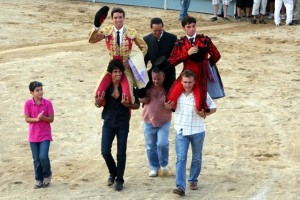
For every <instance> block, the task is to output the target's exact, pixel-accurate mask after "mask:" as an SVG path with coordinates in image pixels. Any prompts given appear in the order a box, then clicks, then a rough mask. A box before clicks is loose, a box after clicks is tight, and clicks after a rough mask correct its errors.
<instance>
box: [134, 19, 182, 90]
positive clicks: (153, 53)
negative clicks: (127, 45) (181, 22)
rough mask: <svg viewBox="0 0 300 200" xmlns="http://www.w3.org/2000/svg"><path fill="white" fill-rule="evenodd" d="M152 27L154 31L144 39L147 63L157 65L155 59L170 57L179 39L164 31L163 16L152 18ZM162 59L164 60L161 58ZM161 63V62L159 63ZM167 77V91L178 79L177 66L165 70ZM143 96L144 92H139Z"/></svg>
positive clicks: (150, 82) (150, 81)
mask: <svg viewBox="0 0 300 200" xmlns="http://www.w3.org/2000/svg"><path fill="white" fill-rule="evenodd" d="M150 27H151V30H152V33H150V34H149V35H146V36H145V37H144V38H143V39H144V41H145V42H146V43H147V45H148V52H147V54H146V55H145V63H146V66H147V64H148V62H149V61H151V64H152V66H155V61H156V60H157V59H158V58H160V57H162V56H164V57H166V59H168V58H169V57H170V54H171V52H172V49H173V47H174V44H175V42H176V41H177V37H176V35H174V34H171V33H168V32H166V31H164V23H163V21H162V19H161V18H158V17H155V18H152V19H151V22H150ZM160 61H162V60H161V59H160ZM159 64H161V63H159ZM151 71H152V67H151V69H150V70H149V72H148V74H149V83H148V85H147V86H146V88H148V87H150V86H151V85H152V84H153V83H152V77H151ZM165 74H166V77H165V82H164V88H165V90H166V92H168V91H169V89H170V87H171V85H172V84H173V82H174V81H175V80H176V72H175V67H169V68H168V69H167V70H166V71H165ZM139 93H140V94H141V96H143V93H144V92H139Z"/></svg>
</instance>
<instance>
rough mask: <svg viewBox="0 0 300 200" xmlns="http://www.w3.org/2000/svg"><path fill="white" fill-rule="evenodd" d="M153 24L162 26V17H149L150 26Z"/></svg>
mask: <svg viewBox="0 0 300 200" xmlns="http://www.w3.org/2000/svg"><path fill="white" fill-rule="evenodd" d="M153 24H162V26H164V23H163V21H162V19H161V18H159V17H154V18H152V19H151V22H150V28H152V25H153Z"/></svg>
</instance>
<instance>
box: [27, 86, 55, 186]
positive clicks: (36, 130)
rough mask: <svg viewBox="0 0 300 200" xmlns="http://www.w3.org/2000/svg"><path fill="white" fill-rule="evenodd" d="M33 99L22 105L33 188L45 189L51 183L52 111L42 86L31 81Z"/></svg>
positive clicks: (30, 87)
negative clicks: (27, 126)
mask: <svg viewBox="0 0 300 200" xmlns="http://www.w3.org/2000/svg"><path fill="white" fill-rule="evenodd" d="M29 91H30V93H31V95H32V97H33V98H31V99H28V100H26V102H25V105H24V115H25V121H26V122H27V123H29V135H28V141H29V143H30V148H31V152H32V157H33V164H34V172H35V180H36V182H35V185H34V188H41V187H47V186H48V185H49V184H50V182H51V176H52V172H51V165H50V159H49V155H48V154H49V148H50V141H52V134H51V126H50V123H52V122H53V121H54V110H53V106H52V103H51V101H50V100H48V99H44V98H43V84H42V83H41V82H38V81H33V82H31V83H30V84H29Z"/></svg>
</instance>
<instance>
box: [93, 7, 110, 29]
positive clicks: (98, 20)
mask: <svg viewBox="0 0 300 200" xmlns="http://www.w3.org/2000/svg"><path fill="white" fill-rule="evenodd" d="M108 11H109V7H107V6H103V7H102V8H100V10H98V12H97V13H96V15H95V19H94V25H95V27H97V28H98V27H100V26H101V24H102V23H103V22H104V20H105V19H106V17H107V14H108Z"/></svg>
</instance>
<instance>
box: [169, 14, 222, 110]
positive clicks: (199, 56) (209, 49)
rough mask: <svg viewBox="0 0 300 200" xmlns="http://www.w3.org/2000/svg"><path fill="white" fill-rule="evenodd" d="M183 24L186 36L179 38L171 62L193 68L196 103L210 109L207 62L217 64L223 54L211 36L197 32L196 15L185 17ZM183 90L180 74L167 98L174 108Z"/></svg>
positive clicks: (199, 106) (200, 108)
mask: <svg viewBox="0 0 300 200" xmlns="http://www.w3.org/2000/svg"><path fill="white" fill-rule="evenodd" d="M181 24H182V27H183V30H184V31H185V33H186V36H183V37H181V38H180V39H178V40H177V42H176V44H175V46H174V48H173V51H172V53H171V55H170V58H169V62H170V64H171V65H172V66H176V65H178V64H179V63H181V62H183V70H191V71H193V72H194V73H195V75H196V76H195V80H196V84H195V86H194V96H195V105H196V108H197V109H198V110H199V111H201V110H202V109H203V110H204V111H206V110H207V109H208V107H207V105H206V95H207V77H208V70H207V62H210V64H211V65H215V64H216V63H217V62H218V60H219V59H220V58H221V55H220V53H219V51H218V49H217V48H216V46H215V45H214V44H213V43H212V41H211V39H210V38H209V37H207V36H204V35H200V34H196V19H195V18H194V17H191V16H187V17H185V18H184V19H183V20H182V22H181ZM182 92H183V86H182V84H181V77H180V76H179V77H178V78H177V80H176V81H175V82H174V84H173V85H172V87H171V89H170V91H169V94H168V98H167V100H168V102H169V103H170V102H172V103H173V102H174V103H173V108H176V101H177V99H178V97H179V96H180V95H181V94H182Z"/></svg>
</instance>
